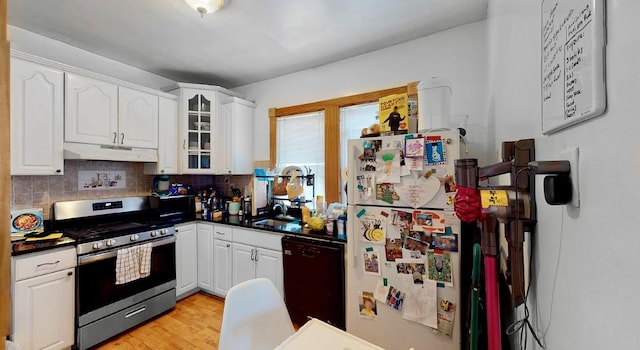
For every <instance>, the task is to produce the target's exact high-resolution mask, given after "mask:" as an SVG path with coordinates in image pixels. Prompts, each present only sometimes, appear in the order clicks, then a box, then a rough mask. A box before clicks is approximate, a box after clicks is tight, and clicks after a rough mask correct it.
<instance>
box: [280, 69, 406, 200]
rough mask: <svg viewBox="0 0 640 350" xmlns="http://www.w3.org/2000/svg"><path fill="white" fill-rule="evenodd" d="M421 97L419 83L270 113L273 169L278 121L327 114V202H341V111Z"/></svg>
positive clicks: (325, 131)
mask: <svg viewBox="0 0 640 350" xmlns="http://www.w3.org/2000/svg"><path fill="white" fill-rule="evenodd" d="M404 93H406V94H408V95H409V97H410V98H411V97H417V96H418V82H412V83H409V84H407V85H404V86H398V87H394V88H390V89H384V90H377V91H372V92H366V93H362V94H357V95H351V96H344V97H338V98H334V99H330V100H324V101H317V102H312V103H306V104H302V105H297V106H289V107H281V108H271V109H269V160H270V166H271V168H272V169H273V168H275V167H276V164H277V142H278V139H277V120H278V118H286V117H290V116H295V115H299V114H305V113H313V112H324V151H325V152H324V164H325V194H324V195H325V199H326V201H327V203H332V202H338V201H340V198H341V196H340V192H341V189H340V187H341V186H340V143H341V142H343V140H340V108H344V107H349V106H354V105H360V104H366V103H372V102H378V100H379V99H380V98H382V97H385V96H389V95H393V94H404Z"/></svg>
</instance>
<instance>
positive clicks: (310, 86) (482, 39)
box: [234, 21, 487, 159]
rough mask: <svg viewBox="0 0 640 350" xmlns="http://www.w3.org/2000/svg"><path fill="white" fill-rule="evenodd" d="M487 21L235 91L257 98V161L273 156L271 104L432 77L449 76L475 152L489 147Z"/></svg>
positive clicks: (480, 154)
mask: <svg viewBox="0 0 640 350" xmlns="http://www.w3.org/2000/svg"><path fill="white" fill-rule="evenodd" d="M485 29H486V28H485V22H484V21H482V22H476V23H472V24H469V25H466V26H462V27H457V28H454V29H450V30H447V31H444V32H441V33H437V34H434V35H430V36H426V37H423V38H420V39H416V40H413V41H410V42H407V43H403V44H400V45H396V46H393V47H390V48H387V49H383V50H379V51H375V52H372V53H369V54H364V55H360V56H356V57H352V58H349V59H346V60H342V61H338V62H334V63H331V64H328V65H325V66H321V67H318V68H314V69H308V70H304V71H300V72H297V73H293V74H289V75H285V76H281V77H278V78H274V79H270V80H266V81H262V82H258V83H254V84H249V85H245V86H241V87H238V88H236V89H234V90H236V91H238V92H240V93H242V94H244V95H246V97H247V98H248V99H251V100H255V101H256V104H257V107H256V123H255V152H254V156H255V158H256V159H268V158H269V132H268V131H269V117H268V110H269V108H272V107H287V106H291V105H297V104H303V103H308V102H315V101H320V100H325V99H330V98H336V97H341V96H347V95H353V94H358V93H363V92H368V91H374V90H379V89H386V88H390V87H395V86H401V85H405V84H407V83H409V82H412V81H418V80H425V81H426V80H428V79H430V78H431V77H433V76H440V77H445V78H447V79H449V80H450V82H451V86H452V88H453V94H452V97H451V113H452V114H468V115H469V125H468V128H467V129H468V131H469V133H468V136H469V140H470V143H471V147H470V149H471V150H472V156H476V157H481V158H482V157H484V155H485V149H486V130H487V120H486V113H485V111H486V107H485V102H486V101H485V98H484V96H485V95H484V92H485V90H486V82H487V78H486V67H487V57H486V53H487V51H486V50H487V49H486V47H487V45H486V30H485Z"/></svg>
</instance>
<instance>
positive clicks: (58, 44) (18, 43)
mask: <svg viewBox="0 0 640 350" xmlns="http://www.w3.org/2000/svg"><path fill="white" fill-rule="evenodd" d="M8 27H9V41H10V43H11V48H12V49H15V50H18V51H22V52H26V53H30V54H32V55H36V56H40V57H44V58H48V59H50V60H53V61H57V62H60V63H64V64H68V65H70V66H75V67H78V68H83V69H86V70H89V71H92V72H96V73H100V74H104V75H107V76H110V77H114V78H118V79H121V80H124V81H128V82H131V83H134V84H138V85H142V86H146V87H149V88H152V89H158V90H159V89H161V88H163V87H165V86H169V85H171V84H173V83H174V81H173V80H170V79H167V78H164V77H161V76H159V75H156V74H153V73H149V72H147V71H144V70H142V69H139V68H135V67H132V66H129V65H126V64H124V63H120V62H118V61H114V60H112V59H109V58H106V57H103V56H99V55H96V54H94V53H92V52H89V51H85V50H82V49H79V48H77V47H75V46H71V45H69V44H66V43H64V42H62V41H58V40H54V39H51V38H47V37H45V36H42V35H39V34H36V33H33V32H30V31H27V30H24V29H22V28H18V27H14V26H8Z"/></svg>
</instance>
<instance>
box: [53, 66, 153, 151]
mask: <svg viewBox="0 0 640 350" xmlns="http://www.w3.org/2000/svg"><path fill="white" fill-rule="evenodd" d="M65 92H66V93H65V107H66V113H65V136H64V140H65V141H66V142H79V143H87V144H94V145H106V146H118V147H135V148H150V149H156V148H158V96H155V95H152V94H149V93H146V92H141V91H137V90H133V89H129V88H126V87H122V86H120V87H118V86H117V85H115V84H111V83H108V82H104V81H100V80H97V79H93V78H89V77H85V76H81V75H76V74H71V73H68V74H66V85H65Z"/></svg>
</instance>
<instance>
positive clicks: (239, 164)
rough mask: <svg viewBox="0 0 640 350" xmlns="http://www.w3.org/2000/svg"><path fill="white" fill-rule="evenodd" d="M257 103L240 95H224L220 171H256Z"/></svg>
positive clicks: (246, 172) (220, 129)
mask: <svg viewBox="0 0 640 350" xmlns="http://www.w3.org/2000/svg"><path fill="white" fill-rule="evenodd" d="M254 110H255V103H253V102H250V101H247V100H243V99H241V98H237V97H224V98H221V103H220V123H219V125H220V127H219V131H220V132H221V134H220V137H218V141H219V143H218V144H217V145H216V147H217V150H218V151H219V156H218V161H219V164H218V166H217V169H218V172H219V173H223V174H251V173H252V172H253V137H251V136H249V137H247V135H252V134H253V124H254Z"/></svg>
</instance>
